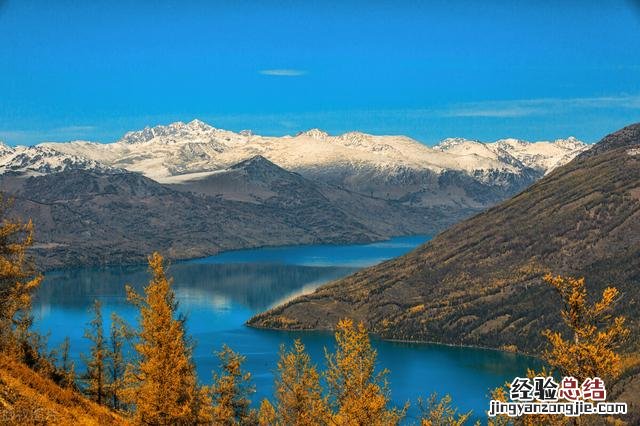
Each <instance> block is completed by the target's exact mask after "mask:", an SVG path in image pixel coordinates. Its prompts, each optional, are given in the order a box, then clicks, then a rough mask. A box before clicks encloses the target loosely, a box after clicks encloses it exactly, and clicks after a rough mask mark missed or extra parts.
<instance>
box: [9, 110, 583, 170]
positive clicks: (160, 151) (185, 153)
mask: <svg viewBox="0 0 640 426" xmlns="http://www.w3.org/2000/svg"><path fill="white" fill-rule="evenodd" d="M298 138H302V140H303V142H304V143H292V142H293V141H295V140H297V139H298ZM32 148H33V147H32ZM39 148H40V149H42V150H44V149H45V148H50V149H52V150H53V151H54V152H55V153H56V155H53V154H52V156H50V157H47V155H45V153H43V152H40V151H37V150H29V148H27V147H17V148H8V147H7V149H8V150H9V151H7V155H2V147H0V158H1V159H2V161H0V174H1V173H2V172H3V170H9V169H11V170H13V169H20V168H21V167H22V168H24V167H27V168H29V167H30V170H42V171H46V170H52V171H55V170H58V169H60V168H61V167H67V166H69V165H70V166H74V165H75V166H74V167H99V166H100V165H107V166H110V167H114V168H121V169H127V170H130V171H134V172H139V173H143V174H145V175H146V176H148V177H150V178H152V179H156V180H159V181H163V179H168V178H171V177H172V176H177V175H184V174H189V173H203V172H213V171H216V170H222V169H225V168H227V167H229V166H231V165H232V164H236V163H239V162H242V161H243V160H247V159H250V158H252V157H255V156H257V155H261V156H263V157H264V158H266V159H267V160H268V161H270V162H272V163H274V164H276V165H277V166H280V167H282V168H284V169H287V170H290V171H294V172H299V173H306V172H308V173H311V174H313V173H316V174H317V173H324V174H326V175H335V176H340V175H343V174H344V173H351V172H352V171H354V170H360V171H363V173H364V170H369V171H370V172H372V173H377V174H394V173H395V174H398V173H399V174H402V173H408V171H410V170H413V171H418V172H422V171H428V172H430V173H431V172H433V173H442V172H443V171H447V170H449V171H459V172H463V173H467V174H469V175H470V176H473V177H474V179H475V178H476V177H477V176H489V179H490V176H491V175H492V173H507V174H520V173H530V172H531V170H530V169H535V170H537V171H538V172H543V173H544V172H547V171H549V170H551V169H552V168H554V167H557V166H558V165H561V164H564V163H566V162H568V161H570V160H571V159H572V158H573V157H574V156H575V155H577V153H579V152H581V151H582V150H584V149H587V148H588V146H587V145H585V144H583V143H582V142H580V141H578V140H576V139H575V138H567V139H559V140H556V141H555V142H535V143H529V142H525V141H520V140H518V139H502V140H499V141H496V142H493V143H483V142H479V141H476V140H469V139H464V138H449V139H444V140H443V141H442V142H440V144H438V145H437V146H435V147H433V148H430V147H428V146H426V145H424V144H421V143H420V142H418V141H416V140H413V139H411V138H409V137H406V136H397V135H396V136H394V135H391V136H378V135H370V134H366V133H362V132H356V131H353V132H347V133H344V134H342V135H339V136H330V135H329V134H328V133H327V132H324V131H322V130H320V129H311V130H308V131H306V132H301V133H299V134H297V135H296V136H295V137H290V136H285V137H271V136H260V135H253V134H252V133H250V132H245V131H243V132H240V133H234V132H231V131H227V130H222V129H216V128H214V127H212V126H210V125H208V124H206V123H204V122H202V121H200V120H193V121H190V122H188V123H184V122H175V123H171V124H168V125H160V126H155V127H145V128H144V129H142V130H138V131H133V132H128V133H126V134H125V135H124V136H123V138H122V139H120V140H119V141H118V142H115V143H108V144H101V143H91V142H67V143H47V144H42V145H40V146H39ZM17 150H20V154H21V155H22V157H20V156H17V154H16V153H15V152H14V151H17ZM61 156H66V157H65V158H64V159H61V158H62V157H61ZM26 157H33V158H31V159H30V160H27V159H26ZM54 157H55V158H58V160H56V161H57V163H56V162H55V161H54V160H53V158H54ZM45 158H51V160H50V161H49V166H46V165H43V164H41V163H38V161H41V160H43V159H45ZM21 161H22V162H24V164H23V163H21ZM29 161H32V162H34V164H39V165H33V166H27V165H26V164H27V163H29ZM87 161H93V163H91V164H89V163H87ZM54 163H55V164H54ZM21 164H23V165H22V166H21ZM23 166H24V167H23ZM58 166H60V167H58ZM525 169H526V170H525ZM349 170H351V171H349ZM481 179H484V177H481Z"/></svg>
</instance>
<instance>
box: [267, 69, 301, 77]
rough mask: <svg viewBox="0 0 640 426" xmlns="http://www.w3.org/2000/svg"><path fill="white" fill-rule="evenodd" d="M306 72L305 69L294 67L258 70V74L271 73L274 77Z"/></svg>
mask: <svg viewBox="0 0 640 426" xmlns="http://www.w3.org/2000/svg"><path fill="white" fill-rule="evenodd" d="M306 73H307V72H306V71H303V70H296V69H271V70H260V74H262V75H271V76H276V77H300V76H301V75H305V74H306Z"/></svg>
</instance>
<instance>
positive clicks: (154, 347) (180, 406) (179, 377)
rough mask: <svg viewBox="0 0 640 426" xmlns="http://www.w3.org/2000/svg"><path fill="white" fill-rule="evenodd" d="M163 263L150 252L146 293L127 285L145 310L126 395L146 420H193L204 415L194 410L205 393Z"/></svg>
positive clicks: (138, 418) (162, 422)
mask: <svg viewBox="0 0 640 426" xmlns="http://www.w3.org/2000/svg"><path fill="white" fill-rule="evenodd" d="M163 262H164V261H163V259H162V256H160V255H159V254H158V253H154V254H153V255H151V256H149V271H150V273H151V275H152V278H151V281H150V282H149V284H148V285H147V287H146V288H145V289H144V292H145V294H144V297H143V296H140V295H138V294H137V293H136V292H135V291H134V290H133V289H132V288H131V287H130V286H127V295H128V298H129V300H130V301H131V302H132V303H133V304H134V305H136V306H137V307H138V308H139V309H140V331H139V333H138V335H137V338H138V341H137V342H136V343H135V345H134V348H135V351H136V353H137V355H138V359H137V360H136V362H132V363H130V364H129V365H128V368H127V372H126V375H125V381H126V383H127V389H126V391H125V392H124V395H123V396H124V397H125V400H126V401H127V402H128V403H130V404H132V405H133V406H134V407H135V420H136V421H137V422H139V423H141V424H154V425H165V424H167V425H168V424H188V423H193V422H195V421H197V418H198V416H199V415H200V413H199V412H197V411H195V410H194V408H195V407H200V406H201V404H199V403H198V399H199V398H201V396H202V395H201V394H202V392H201V390H200V389H199V387H198V386H197V383H196V373H195V368H194V365H193V362H192V360H191V348H190V347H189V345H188V344H187V341H186V336H185V331H184V324H183V321H181V320H180V319H179V318H177V317H176V315H177V314H176V308H177V303H176V301H175V295H174V293H173V290H172V289H171V279H170V278H168V277H167V276H166V274H165V271H164V263H163Z"/></svg>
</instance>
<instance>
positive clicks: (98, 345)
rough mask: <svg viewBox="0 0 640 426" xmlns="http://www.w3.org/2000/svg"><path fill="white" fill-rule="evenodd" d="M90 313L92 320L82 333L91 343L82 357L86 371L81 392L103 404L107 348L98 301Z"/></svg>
mask: <svg viewBox="0 0 640 426" xmlns="http://www.w3.org/2000/svg"><path fill="white" fill-rule="evenodd" d="M91 311H92V312H93V319H92V320H91V322H90V323H89V328H88V329H86V330H85V333H84V337H86V338H87V339H89V340H90V341H91V348H90V351H91V352H90V354H89V356H88V357H83V358H84V362H85V364H86V365H87V371H86V373H85V374H84V376H83V377H82V380H83V382H84V384H85V386H84V389H83V390H84V393H85V394H87V395H88V396H89V397H90V398H91V399H93V400H94V401H96V402H97V403H98V404H103V403H105V402H106V401H105V395H106V391H107V383H106V380H107V371H106V360H107V347H106V341H105V338H104V329H103V321H102V305H101V303H100V301H99V300H95V301H94V302H93V306H91Z"/></svg>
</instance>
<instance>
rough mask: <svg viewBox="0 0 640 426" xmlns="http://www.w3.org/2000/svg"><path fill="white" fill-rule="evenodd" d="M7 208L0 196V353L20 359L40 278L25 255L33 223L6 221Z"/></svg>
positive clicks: (3, 198)
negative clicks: (11, 354) (33, 297)
mask: <svg viewBox="0 0 640 426" xmlns="http://www.w3.org/2000/svg"><path fill="white" fill-rule="evenodd" d="M10 206H11V202H10V201H9V200H7V199H6V197H4V196H3V195H2V193H0V350H3V351H11V352H13V355H14V356H17V357H18V358H21V359H24V358H25V353H24V352H25V351H26V350H29V348H27V346H28V340H29V327H30V325H31V322H32V318H31V297H32V295H33V293H34V291H35V290H36V289H37V288H38V286H39V285H40V282H41V281H42V276H41V275H39V274H37V273H36V271H35V268H34V267H33V265H32V263H31V262H30V261H29V258H28V253H27V251H28V249H29V248H30V247H31V246H32V244H33V234H34V229H33V223H32V222H31V220H29V221H27V222H22V221H20V220H17V219H12V218H10V217H9V208H10Z"/></svg>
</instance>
